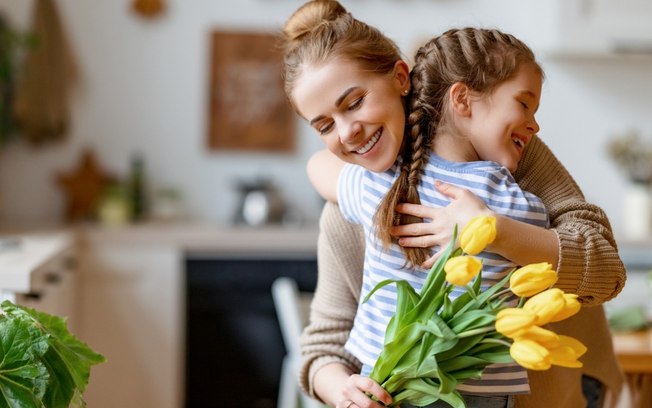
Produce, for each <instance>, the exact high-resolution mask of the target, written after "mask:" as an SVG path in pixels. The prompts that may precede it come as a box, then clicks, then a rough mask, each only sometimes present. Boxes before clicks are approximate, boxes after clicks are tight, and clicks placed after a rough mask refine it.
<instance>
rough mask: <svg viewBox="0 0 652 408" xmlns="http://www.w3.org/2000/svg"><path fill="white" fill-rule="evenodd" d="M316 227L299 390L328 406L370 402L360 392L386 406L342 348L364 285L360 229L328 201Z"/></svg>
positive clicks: (379, 392)
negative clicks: (314, 268) (313, 273)
mask: <svg viewBox="0 0 652 408" xmlns="http://www.w3.org/2000/svg"><path fill="white" fill-rule="evenodd" d="M319 228H320V234H319V240H318V244H317V261H318V269H319V272H318V280H317V288H316V290H315V295H314V298H313V301H312V304H311V306H310V323H309V324H308V326H307V327H306V328H305V329H304V331H303V334H302V336H301V354H302V361H301V367H300V378H299V380H300V384H301V387H302V388H303V389H304V391H306V392H308V393H309V394H310V395H311V396H313V397H315V398H318V399H320V400H322V401H324V402H326V403H327V404H329V405H330V406H336V404H337V403H338V402H339V403H340V404H341V403H342V402H343V401H345V400H347V399H355V398H363V399H365V400H367V401H369V402H371V401H370V400H369V399H368V397H366V396H365V395H364V394H363V392H362V390H364V391H369V392H371V393H373V394H374V395H376V397H378V398H379V399H381V400H384V401H385V402H389V401H390V400H391V397H390V396H389V395H388V394H387V393H385V392H384V390H383V389H382V388H381V387H380V386H379V385H378V384H376V383H375V382H373V381H371V380H369V379H368V378H365V377H361V376H359V375H356V374H354V373H359V372H360V362H359V361H358V360H357V359H356V358H355V357H354V356H353V355H351V354H350V353H349V352H347V351H346V350H345V349H344V344H345V343H346V341H347V339H348V337H349V332H350V331H351V328H352V327H353V319H354V318H355V314H356V311H357V307H358V299H359V297H360V288H361V286H362V267H363V261H364V250H365V243H364V235H363V232H362V228H361V227H360V226H358V225H353V224H350V223H348V222H346V221H345V220H344V218H343V217H342V215H341V213H340V210H339V208H338V206H337V205H336V204H333V203H328V202H327V203H326V205H325V206H324V210H323V211H322V215H321V219H320V223H319ZM371 406H373V407H378V408H380V407H381V405H379V404H375V403H374V404H373V405H371Z"/></svg>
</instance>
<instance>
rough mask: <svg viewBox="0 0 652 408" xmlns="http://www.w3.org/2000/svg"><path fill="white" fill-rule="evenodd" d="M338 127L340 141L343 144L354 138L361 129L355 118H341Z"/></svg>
mask: <svg viewBox="0 0 652 408" xmlns="http://www.w3.org/2000/svg"><path fill="white" fill-rule="evenodd" d="M338 127H339V129H340V132H339V134H340V142H341V143H343V144H344V143H347V142H351V141H352V140H355V138H356V135H357V134H358V133H360V131H361V130H362V126H361V125H360V122H358V121H357V120H342V121H341V122H340V124H339V126H338Z"/></svg>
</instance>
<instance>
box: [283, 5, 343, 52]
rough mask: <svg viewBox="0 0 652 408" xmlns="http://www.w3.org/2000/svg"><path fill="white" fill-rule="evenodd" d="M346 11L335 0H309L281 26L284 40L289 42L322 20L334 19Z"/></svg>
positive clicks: (304, 33) (310, 29)
mask: <svg viewBox="0 0 652 408" xmlns="http://www.w3.org/2000/svg"><path fill="white" fill-rule="evenodd" d="M346 13H347V11H346V9H345V8H344V7H343V6H342V5H341V4H340V3H339V2H337V1H335V0H313V1H309V2H307V3H306V4H304V5H303V6H301V7H300V8H299V9H297V11H295V12H294V13H293V14H292V15H291V16H290V18H289V19H288V21H287V23H285V27H284V28H283V34H284V36H285V40H286V41H287V42H288V43H290V44H291V43H292V42H294V41H297V40H299V39H301V37H303V36H304V35H306V34H308V33H310V32H311V31H312V30H314V29H315V27H318V26H319V25H320V24H322V23H323V22H325V21H332V20H335V19H337V18H338V17H340V16H341V15H343V14H346Z"/></svg>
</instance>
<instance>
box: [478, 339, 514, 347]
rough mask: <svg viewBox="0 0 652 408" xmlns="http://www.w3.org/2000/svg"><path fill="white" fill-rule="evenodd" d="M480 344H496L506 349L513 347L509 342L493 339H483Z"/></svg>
mask: <svg viewBox="0 0 652 408" xmlns="http://www.w3.org/2000/svg"><path fill="white" fill-rule="evenodd" d="M480 343H496V344H502V345H503V346H505V347H511V346H512V343H510V342H508V341H507V340H502V339H492V338H487V339H482V340H480Z"/></svg>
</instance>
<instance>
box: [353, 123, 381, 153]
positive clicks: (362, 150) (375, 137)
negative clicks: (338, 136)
mask: <svg viewBox="0 0 652 408" xmlns="http://www.w3.org/2000/svg"><path fill="white" fill-rule="evenodd" d="M381 130H382V129H379V130H378V131H377V132H376V133H374V135H373V136H372V137H371V139H369V141H368V142H367V144H366V145H364V146H362V147H361V148H359V149H358V150H356V151H355V152H356V153H358V154H365V153H367V152H368V151H369V150H371V149H372V148H373V147H374V146H375V145H376V142H377V141H378V139H380V134H381Z"/></svg>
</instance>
